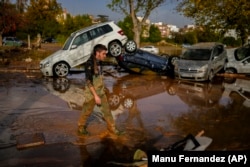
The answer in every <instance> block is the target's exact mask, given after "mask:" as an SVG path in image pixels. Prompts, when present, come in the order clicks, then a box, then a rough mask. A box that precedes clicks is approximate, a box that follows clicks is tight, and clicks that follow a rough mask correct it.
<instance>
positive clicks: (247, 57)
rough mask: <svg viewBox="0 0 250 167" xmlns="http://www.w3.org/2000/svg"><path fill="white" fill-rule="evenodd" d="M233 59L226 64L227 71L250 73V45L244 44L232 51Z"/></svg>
mask: <svg viewBox="0 0 250 167" xmlns="http://www.w3.org/2000/svg"><path fill="white" fill-rule="evenodd" d="M230 53H231V54H230V55H229V56H230V57H231V59H229V62H228V63H227V65H226V73H243V74H249V73H250V45H245V46H242V47H240V48H238V49H235V50H234V52H233V51H232V52H230Z"/></svg>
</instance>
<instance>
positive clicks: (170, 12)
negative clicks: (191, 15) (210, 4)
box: [57, 0, 194, 28]
mask: <svg viewBox="0 0 250 167" xmlns="http://www.w3.org/2000/svg"><path fill="white" fill-rule="evenodd" d="M57 2H58V3H60V4H61V5H62V8H66V9H67V11H68V12H69V13H71V14H72V15H79V14H80V15H82V14H90V15H93V16H95V17H97V15H107V16H109V20H114V21H115V22H118V21H121V20H123V19H124V17H125V16H124V15H123V14H120V13H117V12H113V11H111V9H109V8H108V7H107V4H109V3H110V2H111V0H57ZM175 5H176V3H175V1H172V3H171V2H167V3H165V4H164V5H162V6H160V7H158V8H156V9H155V10H153V11H152V12H151V15H150V17H149V19H150V21H151V22H152V23H156V22H163V23H166V24H172V25H176V26H177V27H179V28H182V27H183V26H184V25H187V24H194V22H193V21H192V20H190V19H188V18H186V17H184V16H181V15H180V14H179V13H177V12H176V11H175V10H174V8H175Z"/></svg>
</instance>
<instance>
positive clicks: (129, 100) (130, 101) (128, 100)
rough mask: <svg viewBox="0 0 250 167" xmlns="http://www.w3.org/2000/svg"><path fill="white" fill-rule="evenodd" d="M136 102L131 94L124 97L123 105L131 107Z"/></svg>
mask: <svg viewBox="0 0 250 167" xmlns="http://www.w3.org/2000/svg"><path fill="white" fill-rule="evenodd" d="M134 104H135V102H134V99H133V98H132V97H130V96H128V97H126V98H124V100H123V107H125V108H126V109H131V108H132V107H133V106H134Z"/></svg>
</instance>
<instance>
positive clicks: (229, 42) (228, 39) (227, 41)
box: [221, 37, 241, 47]
mask: <svg viewBox="0 0 250 167" xmlns="http://www.w3.org/2000/svg"><path fill="white" fill-rule="evenodd" d="M221 42H222V43H223V44H226V45H227V46H232V47H237V46H240V45H241V41H240V40H236V39H235V38H234V37H225V38H223V39H222V41H221Z"/></svg>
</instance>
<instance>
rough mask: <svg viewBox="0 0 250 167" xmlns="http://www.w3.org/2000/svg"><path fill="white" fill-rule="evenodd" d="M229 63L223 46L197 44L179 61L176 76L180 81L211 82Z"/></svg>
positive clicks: (206, 43) (210, 43)
mask: <svg viewBox="0 0 250 167" xmlns="http://www.w3.org/2000/svg"><path fill="white" fill-rule="evenodd" d="M227 61H228V60H227V52H226V50H225V49H224V45H223V44H221V43H215V42H204V43H197V44H195V45H192V46H191V47H189V48H188V49H187V50H186V51H185V52H184V53H183V54H182V55H181V56H180V59H179V60H177V62H176V66H175V76H176V77H177V78H179V79H187V80H195V81H205V80H210V81H211V80H212V79H213V78H214V76H215V74H216V73H218V72H219V71H220V70H222V69H225V66H226V63H227Z"/></svg>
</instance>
